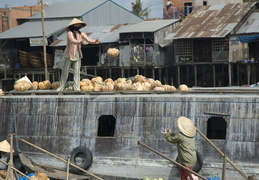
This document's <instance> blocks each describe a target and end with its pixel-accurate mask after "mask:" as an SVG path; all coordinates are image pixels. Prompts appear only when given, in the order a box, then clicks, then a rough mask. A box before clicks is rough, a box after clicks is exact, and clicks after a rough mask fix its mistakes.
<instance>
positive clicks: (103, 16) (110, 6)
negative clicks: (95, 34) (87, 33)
mask: <svg viewBox="0 0 259 180" xmlns="http://www.w3.org/2000/svg"><path fill="white" fill-rule="evenodd" d="M83 21H84V22H87V25H90V26H92V25H107V24H116V25H117V24H125V22H127V23H138V22H142V21H143V19H142V18H140V17H138V16H136V15H134V14H132V13H131V12H128V11H125V9H123V8H121V7H120V6H117V5H115V4H114V3H112V2H110V1H109V2H106V3H105V4H103V5H101V6H99V7H97V8H96V9H94V10H93V11H91V12H89V13H88V14H87V15H86V16H84V17H83Z"/></svg>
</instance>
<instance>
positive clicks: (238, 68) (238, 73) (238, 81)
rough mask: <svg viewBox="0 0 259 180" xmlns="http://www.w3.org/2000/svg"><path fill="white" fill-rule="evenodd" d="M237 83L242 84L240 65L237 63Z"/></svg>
mask: <svg viewBox="0 0 259 180" xmlns="http://www.w3.org/2000/svg"><path fill="white" fill-rule="evenodd" d="M237 85H238V86H240V65H239V64H238V63H237Z"/></svg>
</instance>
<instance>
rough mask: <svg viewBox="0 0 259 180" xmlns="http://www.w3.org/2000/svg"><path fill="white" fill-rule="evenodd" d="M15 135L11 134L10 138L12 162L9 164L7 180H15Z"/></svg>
mask: <svg viewBox="0 0 259 180" xmlns="http://www.w3.org/2000/svg"><path fill="white" fill-rule="evenodd" d="M14 135H15V134H9V136H10V160H9V162H8V168H7V176H6V180H13V179H14V177H13V169H12V167H13V136H14Z"/></svg>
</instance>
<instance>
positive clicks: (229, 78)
mask: <svg viewBox="0 0 259 180" xmlns="http://www.w3.org/2000/svg"><path fill="white" fill-rule="evenodd" d="M228 80H229V86H232V64H231V63H228Z"/></svg>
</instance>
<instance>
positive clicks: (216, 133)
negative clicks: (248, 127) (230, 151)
mask: <svg viewBox="0 0 259 180" xmlns="http://www.w3.org/2000/svg"><path fill="white" fill-rule="evenodd" d="M226 134H227V122H226V120H225V119H224V118H223V117H211V118H209V119H208V121H207V137H208V138H209V139H226Z"/></svg>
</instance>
